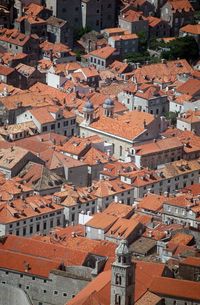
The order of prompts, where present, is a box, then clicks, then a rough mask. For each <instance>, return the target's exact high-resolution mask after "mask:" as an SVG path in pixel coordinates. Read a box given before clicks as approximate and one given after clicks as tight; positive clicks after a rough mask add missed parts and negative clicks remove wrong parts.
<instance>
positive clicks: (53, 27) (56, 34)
mask: <svg viewBox="0 0 200 305" xmlns="http://www.w3.org/2000/svg"><path fill="white" fill-rule="evenodd" d="M46 22H47V35H48V41H50V42H52V43H63V44H67V45H68V46H69V47H70V48H71V47H72V46H73V29H72V27H71V26H70V25H69V22H67V21H65V20H63V19H59V18H56V17H54V16H51V17H49V18H48V19H47V21H46Z"/></svg>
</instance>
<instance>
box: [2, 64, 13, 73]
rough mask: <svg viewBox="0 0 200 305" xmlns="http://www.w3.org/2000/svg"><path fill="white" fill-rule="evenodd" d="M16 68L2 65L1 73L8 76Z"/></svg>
mask: <svg viewBox="0 0 200 305" xmlns="http://www.w3.org/2000/svg"><path fill="white" fill-rule="evenodd" d="M14 71H15V69H13V68H11V67H7V66H3V65H0V75H4V76H8V75H10V74H12V73H13V72H14Z"/></svg>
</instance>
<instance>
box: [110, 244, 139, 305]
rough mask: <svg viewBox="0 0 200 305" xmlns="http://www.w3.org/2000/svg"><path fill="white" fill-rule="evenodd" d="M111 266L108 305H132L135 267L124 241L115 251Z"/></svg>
mask: <svg viewBox="0 0 200 305" xmlns="http://www.w3.org/2000/svg"><path fill="white" fill-rule="evenodd" d="M115 255H116V259H115V262H114V263H113V264H112V278H111V300H110V305H133V304H134V290H135V265H134V264H133V263H132V262H131V253H130V252H129V249H128V243H127V241H126V240H122V241H121V242H120V244H119V246H118V247H117V249H116V251H115Z"/></svg>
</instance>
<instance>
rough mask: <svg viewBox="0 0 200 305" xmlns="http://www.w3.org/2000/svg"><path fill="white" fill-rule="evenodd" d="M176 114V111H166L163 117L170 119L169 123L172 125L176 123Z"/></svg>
mask: <svg viewBox="0 0 200 305" xmlns="http://www.w3.org/2000/svg"><path fill="white" fill-rule="evenodd" d="M177 116H178V112H171V111H170V112H166V113H165V117H166V119H167V120H170V121H171V124H172V125H173V126H175V125H176V121H177Z"/></svg>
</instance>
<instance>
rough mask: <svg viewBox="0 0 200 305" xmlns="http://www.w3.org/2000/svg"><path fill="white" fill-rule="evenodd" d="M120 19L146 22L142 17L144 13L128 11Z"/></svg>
mask: <svg viewBox="0 0 200 305" xmlns="http://www.w3.org/2000/svg"><path fill="white" fill-rule="evenodd" d="M120 18H123V19H124V20H126V21H128V22H134V21H139V20H145V17H144V16H143V15H142V12H138V11H134V10H128V11H126V12H124V13H123V14H122V16H120Z"/></svg>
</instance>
